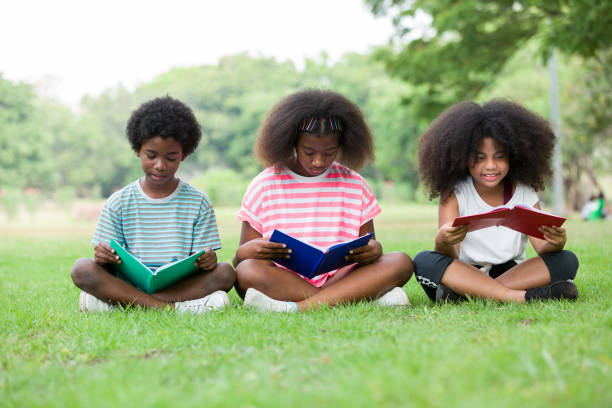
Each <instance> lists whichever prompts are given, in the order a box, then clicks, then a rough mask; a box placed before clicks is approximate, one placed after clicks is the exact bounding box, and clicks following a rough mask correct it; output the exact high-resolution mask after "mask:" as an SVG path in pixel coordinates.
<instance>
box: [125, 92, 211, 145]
mask: <svg viewBox="0 0 612 408" xmlns="http://www.w3.org/2000/svg"><path fill="white" fill-rule="evenodd" d="M126 133H127V137H128V140H129V141H130V145H131V146H132V149H134V151H135V152H139V151H140V148H141V147H142V144H143V143H144V142H146V141H147V140H149V139H152V138H154V137H157V136H159V137H161V138H162V139H167V138H169V137H171V138H173V139H175V140H176V141H177V142H178V143H180V145H181V146H182V148H183V154H184V155H185V156H188V155H190V154H191V153H193V151H194V150H195V148H196V147H197V146H198V143H199V142H200V138H201V137H202V132H201V130H200V125H199V124H198V121H197V120H196V118H195V115H194V114H193V112H192V110H191V109H190V108H189V107H188V106H187V105H185V104H184V103H183V102H181V101H179V100H177V99H174V98H171V97H169V96H166V97H163V98H155V99H152V100H150V101H148V102H145V103H143V104H142V105H140V107H139V108H138V109H136V110H135V111H134V112H132V116H130V119H129V120H128V123H127V127H126Z"/></svg>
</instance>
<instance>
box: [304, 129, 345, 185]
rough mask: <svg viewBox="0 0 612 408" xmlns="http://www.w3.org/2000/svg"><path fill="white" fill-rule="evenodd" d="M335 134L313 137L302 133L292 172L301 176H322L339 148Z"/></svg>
mask: <svg viewBox="0 0 612 408" xmlns="http://www.w3.org/2000/svg"><path fill="white" fill-rule="evenodd" d="M338 139H339V136H338V134H337V133H327V134H325V135H322V136H319V135H313V134H312V133H302V134H300V137H299V139H298V143H297V146H296V147H295V152H296V155H297V163H296V164H297V166H296V169H294V171H295V172H296V173H298V174H299V175H301V176H305V177H314V176H318V175H320V174H322V173H323V172H325V170H327V169H328V168H329V166H331V165H332V163H333V161H334V160H335V159H336V155H337V154H338V149H339V148H340V143H339V140H338Z"/></svg>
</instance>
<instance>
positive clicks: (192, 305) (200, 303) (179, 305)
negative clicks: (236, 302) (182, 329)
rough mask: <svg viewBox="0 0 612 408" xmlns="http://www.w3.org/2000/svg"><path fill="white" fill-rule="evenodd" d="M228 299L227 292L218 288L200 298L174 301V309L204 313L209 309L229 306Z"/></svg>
mask: <svg viewBox="0 0 612 408" xmlns="http://www.w3.org/2000/svg"><path fill="white" fill-rule="evenodd" d="M229 304H230V301H229V297H228V296H227V293H226V292H224V291H222V290H218V291H216V292H213V293H211V294H210V295H208V296H204V297H203V298H200V299H194V300H185V301H183V302H176V303H175V304H174V310H176V311H177V312H188V313H195V314H199V313H205V312H208V311H209V310H218V309H222V308H224V307H226V306H229Z"/></svg>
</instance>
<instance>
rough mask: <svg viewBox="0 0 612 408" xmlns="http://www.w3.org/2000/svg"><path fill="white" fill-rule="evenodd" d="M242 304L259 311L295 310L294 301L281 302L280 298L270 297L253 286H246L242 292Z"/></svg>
mask: <svg viewBox="0 0 612 408" xmlns="http://www.w3.org/2000/svg"><path fill="white" fill-rule="evenodd" d="M244 305H245V306H246V307H253V308H255V309H257V311H259V312H280V313H283V312H284V313H295V312H297V305H296V304H295V303H294V302H283V301H282V300H276V299H272V298H271V297H269V296H266V295H265V294H263V293H261V292H260V291H258V290H257V289H253V288H248V289H247V291H246V293H245V294H244Z"/></svg>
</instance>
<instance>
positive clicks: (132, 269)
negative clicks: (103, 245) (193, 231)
mask: <svg viewBox="0 0 612 408" xmlns="http://www.w3.org/2000/svg"><path fill="white" fill-rule="evenodd" d="M110 246H111V248H113V249H114V250H115V252H117V255H119V258H121V263H120V264H116V265H114V267H115V268H117V269H118V270H119V271H120V272H121V273H122V274H123V275H125V276H126V277H127V278H128V279H129V280H130V282H132V283H133V284H134V285H135V286H136V287H137V288H138V289H140V290H142V291H143V292H145V293H148V294H151V293H155V292H157V291H159V290H162V289H164V288H166V287H168V286H170V285H172V284H173V283H175V282H177V281H179V280H181V279H183V278H186V277H187V276H189V275H191V274H192V273H194V272H196V271H197V270H198V267H197V266H195V261H196V259H198V257H199V256H200V255H202V254H203V253H204V251H203V250H202V251H200V252H196V253H195V254H193V255H190V256H188V257H187V258H183V259H180V260H178V261H176V262H172V263H169V264H166V265H163V266H160V267H159V268H158V269H157V270H156V271H152V270H151V269H149V268H147V267H146V266H145V264H143V263H142V262H140V260H139V259H138V258H136V257H135V256H134V255H132V254H131V253H129V252H128V251H127V250H126V249H125V248H123V247H122V246H121V245H119V244H118V243H117V242H116V241H115V240H111V242H110Z"/></svg>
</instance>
